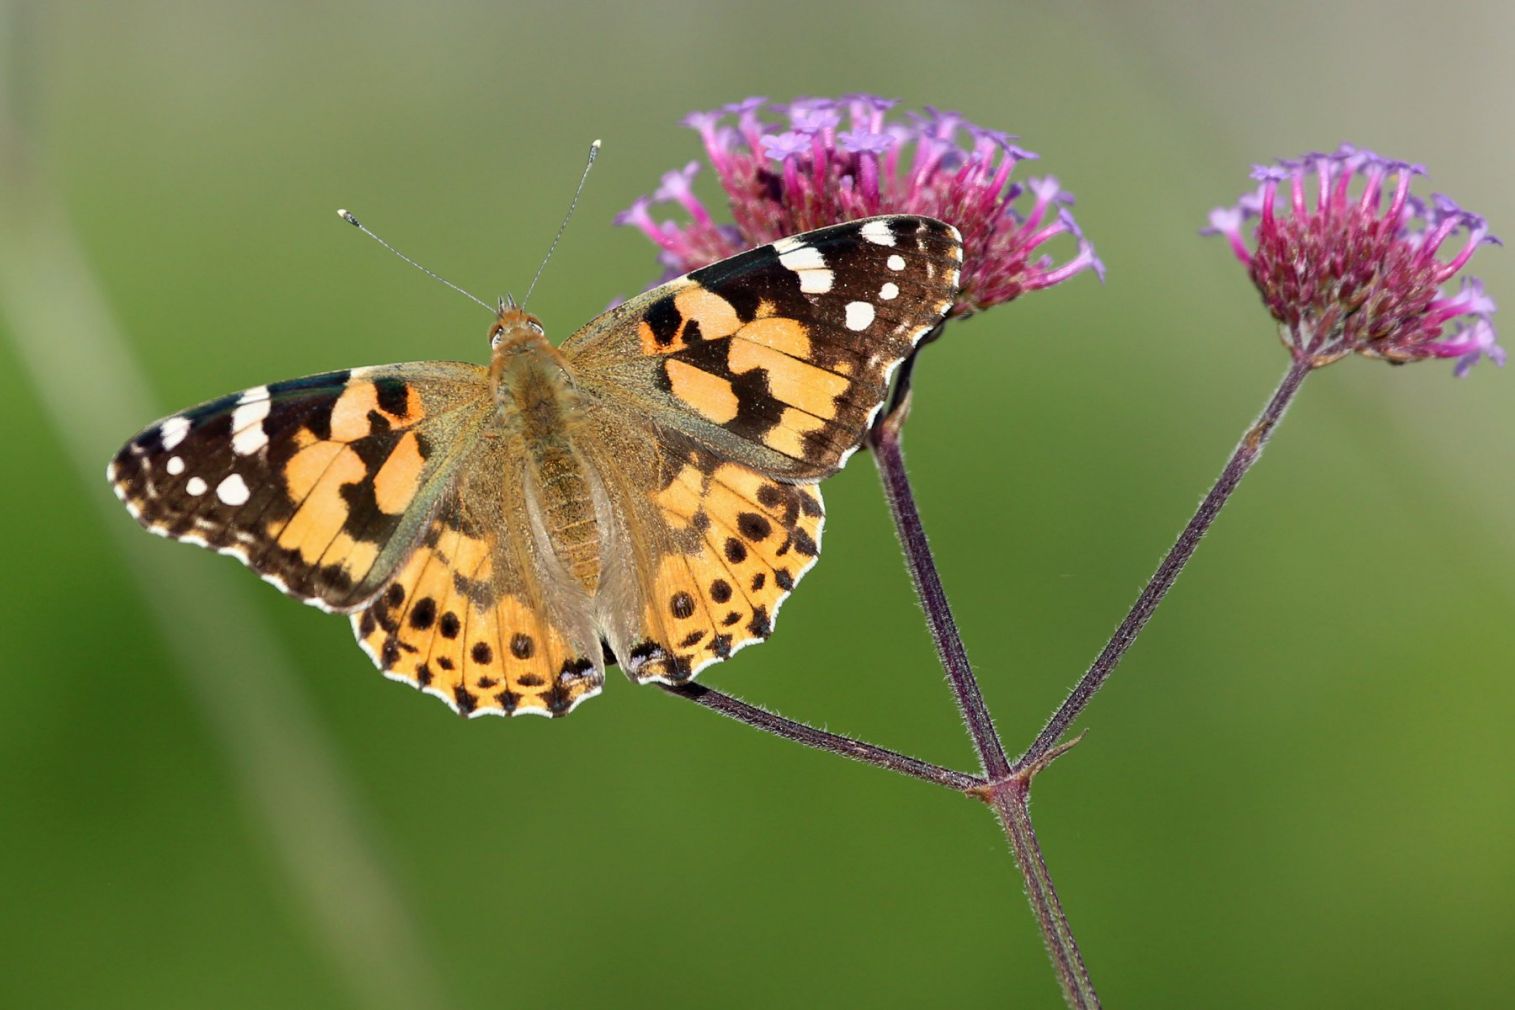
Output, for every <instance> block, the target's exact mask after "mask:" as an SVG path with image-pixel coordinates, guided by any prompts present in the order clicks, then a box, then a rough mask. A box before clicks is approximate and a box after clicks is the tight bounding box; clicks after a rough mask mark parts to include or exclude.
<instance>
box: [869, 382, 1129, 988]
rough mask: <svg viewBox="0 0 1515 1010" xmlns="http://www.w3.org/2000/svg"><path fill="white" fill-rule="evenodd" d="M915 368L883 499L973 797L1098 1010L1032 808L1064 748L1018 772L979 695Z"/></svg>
mask: <svg viewBox="0 0 1515 1010" xmlns="http://www.w3.org/2000/svg"><path fill="white" fill-rule="evenodd" d="M914 362H915V359H914V358H913V357H912V358H909V359H907V360H906V362H905V364H904V365H903V366H902V367H901V369H900V375H899V379H898V381H897V382H896V383H895V388H894V395H893V397H892V398H891V400H890V404H889V408H888V410H887V412H886V413H885V415H884V417H883V418H882V419H881V420H880V421H879V422H878V423H877V424H875V425H874V427H873V430H872V431H871V432H870V433H869V445H870V446H871V447H872V449H873V458H874V461H875V463H877V465H878V468H879V475H880V477H881V478H882V479H883V484H884V495H885V497H886V498H887V499H888V501H889V510H890V512H891V513H892V514H893V516H894V526H895V530H896V531H897V532H898V533H899V538H900V543H901V544H902V545H903V547H904V550H905V562H906V566H907V567H908V568H909V569H910V577H911V580H912V581H914V583H915V589H916V593H917V594H918V595H919V596H920V600H921V604H922V606H923V608H924V609H925V612H926V624H927V627H929V628H930V630H931V638H932V640H933V641H934V642H935V643H936V651H937V655H938V656H940V657H941V661H942V667H943V669H945V670H946V671H947V680H948V683H950V684H951V685H952V692H953V695H954V696H955V697H956V698H957V704H958V710H959V712H961V713H962V717H963V723H964V725H965V726H967V728H968V734H969V736H970V737H972V739H973V746H974V749H975V750H976V751H977V752H978V755H979V761H980V763H981V764H982V765H983V767H984V770H985V773H986V779H987V781H986V782H985V784H984V785H983V786H982V787H980V788H978V789H975V790H972V791H971V792H972V794H973V795H976V796H978V797H979V798H980V799H982V800H984V802H986V803H988V804H989V806H990V808H992V809H993V810H994V814H995V816H996V817H997V818H999V822H1000V826H1001V827H1002V828H1004V831H1005V837H1006V838H1007V839H1008V840H1009V842H1010V849H1011V852H1012V853H1013V855H1014V857H1015V865H1016V868H1017V869H1019V870H1020V872H1021V878H1022V879H1023V880H1024V881H1025V886H1026V899H1027V900H1028V901H1029V902H1030V904H1031V911H1032V913H1033V914H1034V915H1035V916H1036V922H1037V926H1038V927H1039V928H1040V929H1041V932H1042V941H1043V942H1044V943H1045V944H1046V946H1047V956H1048V958H1049V959H1050V960H1051V961H1052V969H1053V971H1054V972H1055V973H1056V975H1057V980H1058V984H1059V985H1060V986H1061V987H1062V990H1063V998H1064V1000H1066V1001H1067V1003H1068V1006H1069V1007H1071V1008H1073V1010H1091V1008H1097V1007H1098V1006H1099V1005H1100V1002H1099V996H1098V995H1097V994H1096V993H1095V991H1094V983H1093V982H1092V981H1091V980H1090V978H1089V973H1088V970H1087V969H1086V968H1085V967H1084V958H1083V954H1082V953H1081V952H1080V951H1079V949H1078V942H1077V941H1076V940H1075V939H1074V936H1073V929H1072V927H1071V926H1069V924H1068V917H1067V916H1066V915H1065V914H1063V907H1062V903H1061V902H1060V901H1059V900H1058V897H1057V889H1056V888H1055V887H1053V886H1052V875H1051V872H1050V871H1049V870H1048V869H1047V863H1046V861H1045V860H1044V859H1043V858H1042V852H1041V846H1040V844H1039V843H1038V841H1037V838H1036V831H1035V829H1034V828H1033V827H1032V825H1031V812H1030V810H1029V808H1028V807H1027V802H1028V799H1029V796H1030V789H1031V779H1032V778H1033V777H1034V776H1035V775H1036V774H1037V773H1038V772H1039V771H1041V769H1043V768H1045V767H1046V766H1047V765H1048V764H1050V763H1051V762H1052V761H1053V760H1055V759H1056V758H1057V756H1058V755H1059V754H1060V753H1062V749H1058V750H1054V751H1052V752H1051V753H1049V754H1048V755H1047V756H1046V759H1045V760H1044V761H1041V762H1023V763H1021V764H1019V765H1017V766H1016V767H1015V768H1013V769H1012V768H1011V766H1010V762H1009V760H1008V759H1007V758H1006V756H1005V748H1004V745H1003V744H1002V743H1001V742H1000V738H999V734H998V733H997V732H996V731H995V728H994V721H993V720H992V719H991V718H990V717H989V709H988V707H987V706H986V705H985V704H984V698H983V695H982V694H981V693H980V691H979V688H978V680H977V678H975V677H974V675H973V667H972V666H971V665H970V664H969V663H968V655H967V653H966V651H965V650H964V649H963V642H962V638H961V637H960V636H959V635H958V631H957V624H956V622H955V621H954V620H953V619H952V608H951V606H950V605H949V603H948V600H947V592H946V590H945V589H943V588H942V580H941V577H940V576H939V575H938V574H937V571H936V562H935V561H934V560H933V558H932V556H931V547H930V545H929V544H928V543H927V542H926V531H925V527H924V526H923V525H922V523H921V516H920V512H919V511H918V510H917V509H916V507H915V495H914V493H913V492H912V490H911V487H910V477H909V475H908V474H907V473H906V472H905V458H904V453H903V451H902V450H901V447H900V437H901V431H902V429H903V426H904V423H905V418H906V416H907V415H908V414H909V412H910V377H911V370H912V367H913V365H914ZM1068 746H1071V744H1069V745H1068Z"/></svg>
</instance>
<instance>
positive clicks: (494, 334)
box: [489, 326, 505, 348]
mask: <svg viewBox="0 0 1515 1010" xmlns="http://www.w3.org/2000/svg"><path fill="white" fill-rule="evenodd" d="M504 336H505V331H504V330H502V329H500V327H498V326H496V327H495V328H494V329H493V330H491V331H490V333H489V346H490V347H491V348H494V347H499V346H500V340H501V338H503V337H504Z"/></svg>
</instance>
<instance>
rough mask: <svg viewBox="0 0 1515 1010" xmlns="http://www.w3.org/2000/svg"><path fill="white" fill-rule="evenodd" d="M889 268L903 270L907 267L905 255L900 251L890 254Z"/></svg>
mask: <svg viewBox="0 0 1515 1010" xmlns="http://www.w3.org/2000/svg"><path fill="white" fill-rule="evenodd" d="M889 269H890V270H903V269H905V257H903V256H901V255H900V254H899V253H895V254H894V255H892V256H890V257H889Z"/></svg>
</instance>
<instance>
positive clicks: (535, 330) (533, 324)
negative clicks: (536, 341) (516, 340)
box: [526, 319, 547, 337]
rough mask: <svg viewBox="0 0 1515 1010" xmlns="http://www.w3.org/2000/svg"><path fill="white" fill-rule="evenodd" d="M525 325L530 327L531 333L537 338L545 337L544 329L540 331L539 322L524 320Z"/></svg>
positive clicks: (540, 325)
mask: <svg viewBox="0 0 1515 1010" xmlns="http://www.w3.org/2000/svg"><path fill="white" fill-rule="evenodd" d="M526 325H527V326H530V327H531V332H532V333H535V334H536V335H537V336H539V337H545V336H547V331H546V330H544V329H542V324H541V323H539V322H537V321H536V320H535V319H528V320H526Z"/></svg>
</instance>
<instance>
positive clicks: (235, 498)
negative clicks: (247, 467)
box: [216, 473, 252, 505]
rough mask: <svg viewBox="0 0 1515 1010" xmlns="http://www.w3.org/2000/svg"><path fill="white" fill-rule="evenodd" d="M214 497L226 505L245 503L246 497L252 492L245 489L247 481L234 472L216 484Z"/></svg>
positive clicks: (250, 495)
mask: <svg viewBox="0 0 1515 1010" xmlns="http://www.w3.org/2000/svg"><path fill="white" fill-rule="evenodd" d="M216 497H217V498H219V499H221V500H222V501H223V502H225V503H226V504H228V505H245V504H247V499H248V498H250V497H252V492H250V491H248V490H247V482H246V481H244V480H243V479H242V475H241V474H239V473H234V474H232V475H231V476H230V477H228V478H226V479H225V480H223V481H222V482H221V483H219V484H217V485H216Z"/></svg>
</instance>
